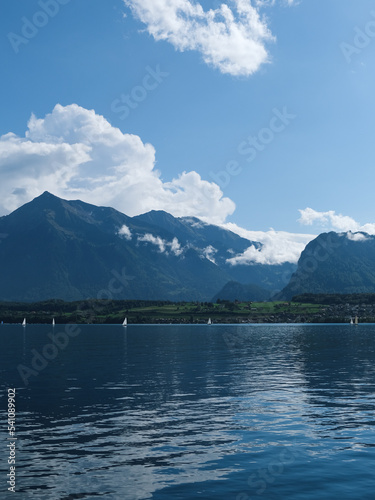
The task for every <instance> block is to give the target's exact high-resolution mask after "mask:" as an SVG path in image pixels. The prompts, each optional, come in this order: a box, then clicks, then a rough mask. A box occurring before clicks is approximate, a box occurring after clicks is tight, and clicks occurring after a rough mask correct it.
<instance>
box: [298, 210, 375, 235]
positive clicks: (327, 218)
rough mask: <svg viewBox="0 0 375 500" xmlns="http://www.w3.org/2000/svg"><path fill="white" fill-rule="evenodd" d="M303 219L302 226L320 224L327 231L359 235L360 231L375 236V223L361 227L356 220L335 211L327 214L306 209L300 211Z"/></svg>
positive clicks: (301, 219) (301, 220)
mask: <svg viewBox="0 0 375 500" xmlns="http://www.w3.org/2000/svg"><path fill="white" fill-rule="evenodd" d="M299 212H300V214H301V217H300V218H299V219H298V222H300V223H301V224H304V225H307V226H312V225H313V224H318V225H320V226H321V227H323V228H325V229H326V230H327V229H328V230H332V231H339V232H348V231H350V232H352V233H357V232H359V231H361V232H364V233H368V234H371V235H375V223H367V224H363V225H361V224H360V223H359V222H357V221H356V220H354V219H353V218H352V217H349V216H347V215H342V214H336V212H335V211H334V210H329V211H327V212H318V211H316V210H313V209H312V208H305V209H304V210H299Z"/></svg>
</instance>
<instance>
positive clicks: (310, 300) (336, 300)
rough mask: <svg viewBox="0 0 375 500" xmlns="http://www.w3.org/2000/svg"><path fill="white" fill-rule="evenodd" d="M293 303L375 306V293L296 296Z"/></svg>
mask: <svg viewBox="0 0 375 500" xmlns="http://www.w3.org/2000/svg"><path fill="white" fill-rule="evenodd" d="M292 302H299V303H301V304H322V305H340V304H350V305H360V304H366V305H374V304H375V293H352V294H339V293H318V294H313V293H304V294H302V295H295V296H294V297H293V298H292Z"/></svg>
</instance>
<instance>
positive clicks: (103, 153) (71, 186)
mask: <svg viewBox="0 0 375 500" xmlns="http://www.w3.org/2000/svg"><path fill="white" fill-rule="evenodd" d="M0 175H1V185H0V215H2V214H5V213H8V212H10V211H12V210H15V209H16V208H18V207H19V206H21V205H22V204H24V203H26V202H29V201H31V200H32V199H33V198H35V197H36V196H39V195H40V194H41V193H42V192H43V191H50V192H52V193H53V194H55V195H56V196H59V197H62V198H66V199H77V198H79V199H81V200H83V201H86V202H88V203H93V204H95V205H106V206H111V207H114V208H116V209H117V210H120V211H121V212H124V213H126V214H127V215H130V216H133V215H138V214H141V213H144V212H147V211H149V210H165V211H167V212H169V213H171V214H172V215H174V216H176V217H179V216H186V215H189V216H195V217H199V218H202V219H203V220H206V221H207V222H212V223H221V222H223V221H224V220H225V218H226V217H227V216H228V215H230V214H232V213H233V212H234V210H235V204H234V203H233V201H232V200H230V199H229V198H225V197H223V193H222V191H221V190H220V188H219V186H218V185H217V184H214V183H213V182H208V181H205V180H203V179H202V178H201V177H200V175H199V174H198V173H197V172H195V171H191V172H183V173H181V174H180V175H179V176H178V177H177V178H175V179H173V180H171V181H169V182H163V181H162V180H161V174H160V172H159V171H158V170H156V169H155V149H154V147H153V146H152V145H151V144H144V143H143V142H142V140H141V139H140V137H138V136H136V135H131V134H124V133H123V132H122V131H121V130H120V129H118V128H115V127H113V126H112V125H111V124H110V123H109V122H108V121H107V120H106V119H105V118H104V117H102V116H100V115H98V114H96V113H95V111H93V110H87V109H84V108H82V107H80V106H78V105H77V104H72V105H70V106H61V105H59V104H57V105H56V106H55V108H54V109H53V111H52V113H50V114H48V115H46V116H45V117H44V118H42V119H37V118H36V117H35V116H34V115H32V116H31V119H30V121H29V123H28V130H27V132H26V134H25V137H18V136H16V135H15V134H11V133H9V134H6V135H4V136H2V137H0Z"/></svg>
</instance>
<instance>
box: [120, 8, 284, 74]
mask: <svg viewBox="0 0 375 500" xmlns="http://www.w3.org/2000/svg"><path fill="white" fill-rule="evenodd" d="M124 3H125V4H126V5H127V6H129V7H130V8H131V10H132V12H133V14H134V15H135V16H136V17H137V18H138V19H140V20H141V21H142V22H143V23H144V24H145V25H146V27H147V31H148V33H149V34H150V35H152V36H153V37H154V39H155V40H165V41H168V42H169V43H171V44H172V45H173V46H174V47H175V48H176V49H177V50H180V51H182V52H183V51H186V50H196V51H198V52H200V53H201V54H202V56H203V59H204V61H205V62H206V63H207V64H209V65H212V66H213V67H215V68H218V69H219V70H220V71H221V72H222V73H229V74H231V75H236V76H239V75H244V76H248V75H251V74H253V73H254V72H256V71H257V70H258V69H259V67H260V66H261V65H262V64H263V63H266V62H267V61H268V54H267V50H266V47H265V44H266V43H267V42H270V41H273V40H274V37H273V36H272V34H271V32H270V31H269V29H268V27H267V24H266V22H265V20H263V19H262V18H261V16H260V14H259V9H257V8H256V7H254V6H253V5H252V3H251V1H250V0H229V2H228V3H222V4H221V5H220V6H219V7H218V8H216V9H209V10H207V11H205V10H204V9H203V7H202V5H201V4H200V3H199V2H196V1H192V0H172V1H171V0H124ZM288 3H289V4H291V2H290V1H289V2H288ZM257 4H258V7H260V6H261V4H263V2H257Z"/></svg>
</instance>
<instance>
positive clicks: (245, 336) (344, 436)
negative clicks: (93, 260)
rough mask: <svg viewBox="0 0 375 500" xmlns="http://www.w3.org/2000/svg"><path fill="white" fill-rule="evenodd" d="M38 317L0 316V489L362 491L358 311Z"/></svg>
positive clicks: (366, 370) (365, 423)
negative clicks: (88, 320)
mask: <svg viewBox="0 0 375 500" xmlns="http://www.w3.org/2000/svg"><path fill="white" fill-rule="evenodd" d="M51 331H52V330H51V328H50V327H47V326H38V325H29V326H27V327H26V329H24V328H22V327H21V326H5V325H4V326H1V327H0V374H1V376H0V380H1V391H0V433H1V438H2V440H1V442H2V446H3V449H2V452H1V454H0V498H25V499H38V500H43V499H52V500H54V499H59V500H72V499H92V498H104V499H121V500H123V499H125V500H143V499H156V500H164V499H173V500H179V499H181V500H182V499H184V500H188V499H189V500H190V499H191V500H192V499H205V500H214V499H220V500H221V499H222V500H224V499H225V500H231V499H233V500H250V499H251V500H254V499H288V500H297V499H298V500H316V499H319V500H331V499H332V500H333V499H335V500H336V499H345V500H346V499H353V500H359V499H364V500H366V499H374V498H375V440H374V430H375V427H374V425H375V396H374V394H375V326H374V325H359V326H358V327H355V326H350V325H341V326H340V325H319V326H318V325H301V326H300V325H243V326H242V325H233V326H232V325H229V326H224V325H212V326H206V325H202V326H169V325H168V326H133V325H130V326H128V327H127V328H126V329H124V328H122V327H120V326H83V327H80V328H79V329H77V330H74V336H70V337H68V336H67V334H66V333H65V332H64V327H62V326H56V328H55V330H54V332H55V340H56V339H59V338H60V347H59V348H57V347H56V348H53V347H51V343H52V339H51V337H48V334H51ZM59 332H64V333H63V335H62V336H60V337H59V335H56V334H57V333H59ZM72 332H73V331H71V333H72ZM64 338H65V345H64V342H62V340H61V339H64ZM66 341H67V342H66ZM61 342H62V344H61ZM57 343H58V340H57ZM48 345H49V347H46V346H48ZM33 349H34V350H33ZM36 352H38V353H39V354H41V355H42V353H44V354H45V355H46V356H47V357H49V358H50V359H49V360H45V362H43V360H42V361H41V358H39V365H35V359H34V365H35V366H36V367H37V369H34V368H32V361H33V357H35V353H36ZM44 359H45V358H44ZM20 365H23V368H22V369H20ZM44 365H45V366H44ZM26 368H31V369H32V370H33V372H32V373H31V372H27V375H25V369H26ZM20 370H21V371H20ZM22 370H23V371H22ZM9 387H16V404H17V421H16V436H17V438H18V439H17V443H16V446H17V448H16V453H17V455H16V460H17V462H16V491H17V492H18V494H17V495H16V496H14V494H13V493H7V486H8V485H7V484H6V479H7V478H6V473H7V472H8V471H9V469H8V467H9V466H8V464H7V458H8V456H7V448H6V444H7V442H8V441H7V438H8V437H9V436H8V433H7V432H8V431H7V415H6V410H7V389H8V388H9Z"/></svg>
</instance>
